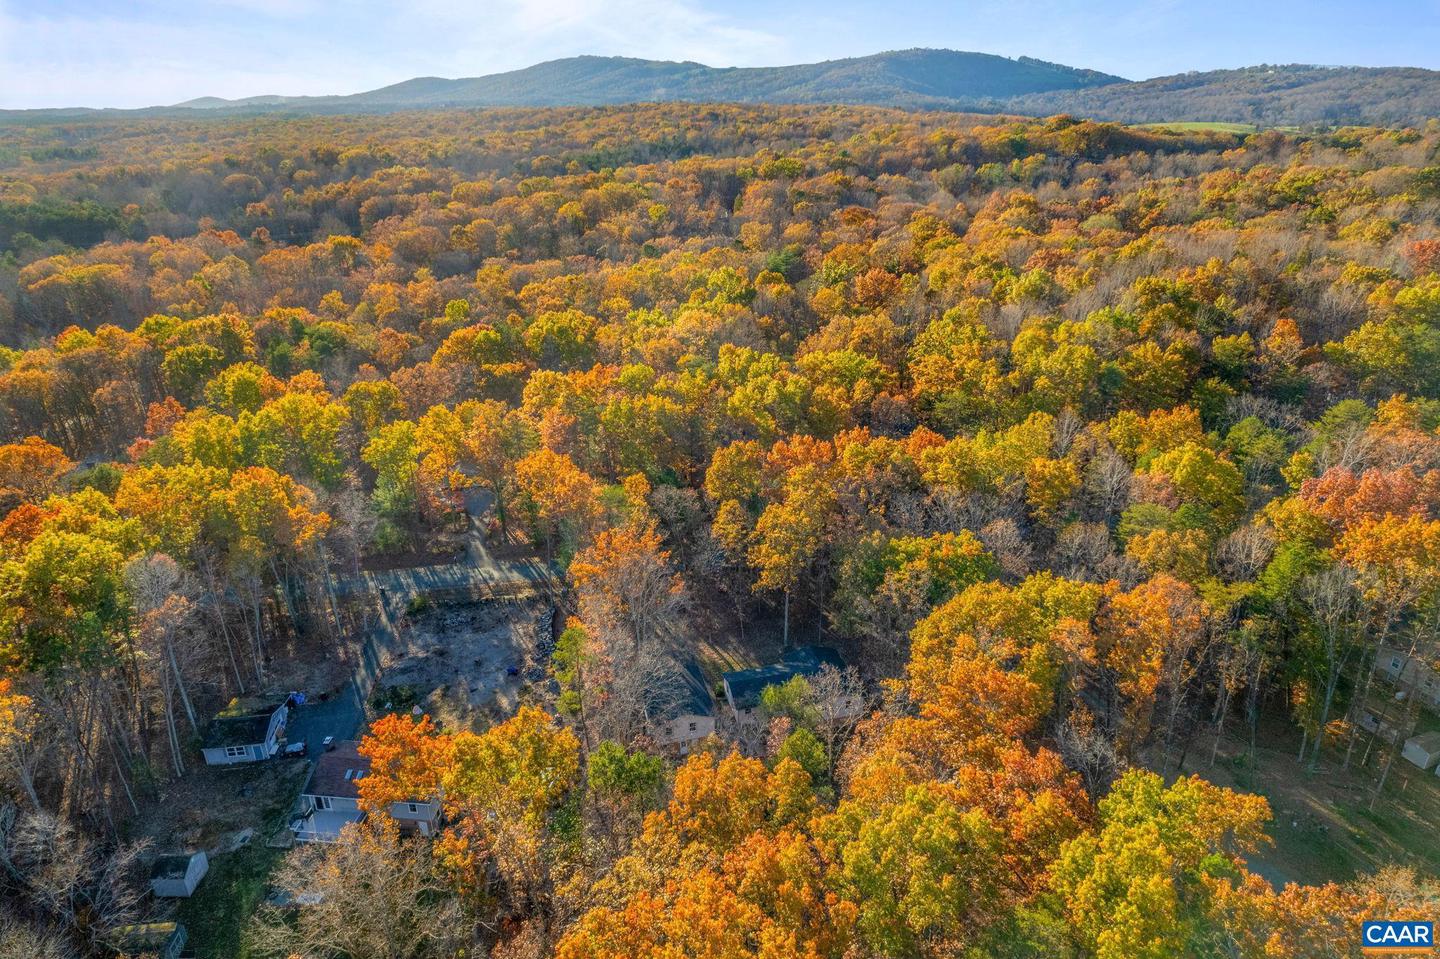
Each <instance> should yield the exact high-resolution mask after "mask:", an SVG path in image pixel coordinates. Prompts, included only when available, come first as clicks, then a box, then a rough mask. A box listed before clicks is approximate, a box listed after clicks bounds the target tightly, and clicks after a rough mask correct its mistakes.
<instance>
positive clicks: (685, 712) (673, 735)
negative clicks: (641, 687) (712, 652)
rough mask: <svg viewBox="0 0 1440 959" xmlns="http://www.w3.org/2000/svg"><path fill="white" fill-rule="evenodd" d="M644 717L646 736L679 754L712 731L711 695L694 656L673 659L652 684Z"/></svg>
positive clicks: (713, 703)
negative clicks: (666, 673)
mask: <svg viewBox="0 0 1440 959" xmlns="http://www.w3.org/2000/svg"><path fill="white" fill-rule="evenodd" d="M646 717H647V719H648V725H647V732H649V734H650V738H651V739H653V740H655V742H656V743H657V744H659V745H660V746H662V747H663V748H665V749H671V750H674V751H676V752H679V753H681V754H682V755H683V754H685V753H688V752H689V751H690V750H691V749H692V748H694V746H695V744H696V743H698V742H700V741H701V740H703V739H705V738H706V737H707V736H710V735H711V734H712V733H714V732H715V697H714V696H712V695H711V693H710V687H709V685H708V684H707V683H706V682H705V674H704V673H702V672H701V671H700V666H699V664H698V663H696V662H695V660H694V659H684V660H677V661H676V662H675V663H674V669H673V670H672V671H671V673H670V675H669V676H668V677H666V679H664V680H662V681H660V682H658V683H656V684H655V685H654V687H653V688H652V690H651V696H650V701H649V702H648V703H647V704H646Z"/></svg>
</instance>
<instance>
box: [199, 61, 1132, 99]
mask: <svg viewBox="0 0 1440 959" xmlns="http://www.w3.org/2000/svg"><path fill="white" fill-rule="evenodd" d="M1124 82H1126V81H1125V80H1124V79H1123V78H1121V77H1116V76H1111V75H1109V74H1105V73H1099V72H1097V71H1094V70H1085V69H1081V68H1077V67H1068V66H1064V65H1062V64H1058V63H1049V62H1047V61H1044V60H1037V59H1035V58H1033V57H1019V58H1015V59H1011V58H1009V57H1003V56H999V55H996V54H990V53H969V52H962V51H956V50H937V49H927V48H921V47H915V48H911V49H908V50H892V51H887V52H885V53H877V54H872V55H870V56H864V57H845V58H841V59H837V60H825V61H821V62H819V63H802V64H793V65H789V66H778V67H711V66H707V65H705V64H703V63H696V62H694V61H692V60H643V59H639V58H636V57H612V56H598V55H594V54H582V55H579V56H573V57H565V58H562V59H558V60H547V61H544V62H543V63H537V64H535V65H534V66H530V67H525V68H524V69H521V70H511V71H508V72H505V73H495V74H487V75H484V76H476V77H462V78H458V79H453V80H452V79H446V78H443V77H416V78H414V79H411V80H405V81H402V82H400V83H395V84H390V85H389V86H385V87H381V88H379V89H376V90H368V91H366V92H364V93H356V94H351V95H347V96H328V97H275V96H264V97H246V98H244V99H240V100H223V99H220V98H218V97H201V98H199V99H195V100H188V101H186V102H185V103H181V104H176V107H180V108H186V109H200V110H233V109H255V108H265V107H271V108H282V109H283V108H318V109H324V110H336V111H343V110H347V109H353V110H358V111H363V110H370V109H404V108H424V107H435V106H455V107H463V106H472V107H485V106H561V105H573V106H586V105H599V104H613V103H631V102H643V101H653V100H689V101H727V102H738V103H756V102H767V103H826V102H835V103H869V104H877V105H884V106H933V107H951V108H958V107H967V106H968V107H975V106H982V105H990V106H993V105H994V104H996V103H997V102H998V101H1001V100H1003V99H1005V98H1008V97H1013V96H1020V95H1024V94H1029V93H1042V92H1049V91H1055V90H1070V89H1078V88H1083V87H1091V86H1099V85H1103V84H1110V83H1124Z"/></svg>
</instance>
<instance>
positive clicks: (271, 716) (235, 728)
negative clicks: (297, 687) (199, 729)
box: [200, 705, 290, 766]
mask: <svg viewBox="0 0 1440 959" xmlns="http://www.w3.org/2000/svg"><path fill="white" fill-rule="evenodd" d="M289 714H290V708H289V706H286V705H280V706H277V707H275V709H274V710H273V711H272V712H268V713H255V714H254V715H251V716H217V717H215V719H214V720H212V721H211V723H210V726H209V728H207V729H206V730H205V738H204V740H203V741H202V742H201V744H200V751H201V752H202V753H203V754H204V755H205V762H206V764H207V765H210V766H229V765H233V764H234V763H253V762H259V761H260V760H262V759H269V758H270V757H271V756H273V755H275V754H276V753H277V752H279V751H280V737H281V736H283V735H284V733H285V721H286V718H287V717H288V716H289Z"/></svg>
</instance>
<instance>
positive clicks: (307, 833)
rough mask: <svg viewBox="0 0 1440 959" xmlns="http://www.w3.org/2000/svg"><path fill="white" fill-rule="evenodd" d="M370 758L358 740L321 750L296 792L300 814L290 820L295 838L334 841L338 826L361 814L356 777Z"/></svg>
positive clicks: (366, 769)
mask: <svg viewBox="0 0 1440 959" xmlns="http://www.w3.org/2000/svg"><path fill="white" fill-rule="evenodd" d="M369 771H370V760H369V759H368V758H367V757H365V756H362V755H360V750H359V743H355V742H350V741H345V742H338V743H336V744H335V748H334V749H333V750H331V751H329V752H325V753H321V754H320V758H319V760H318V761H317V762H316V763H315V768H314V769H313V770H311V772H310V780H309V781H308V782H307V783H306V784H305V789H304V791H303V792H301V793H300V817H299V818H298V819H296V820H294V821H293V822H291V824H290V830H291V832H293V833H294V834H295V839H296V840H297V841H298V842H335V841H336V840H337V839H339V838H340V830H341V829H343V828H345V827H346V826H348V825H349V824H350V823H353V822H359V821H360V820H361V819H363V818H365V813H364V812H362V811H361V809H360V780H362V779H364V778H365V775H366V774H367V773H368V772H369Z"/></svg>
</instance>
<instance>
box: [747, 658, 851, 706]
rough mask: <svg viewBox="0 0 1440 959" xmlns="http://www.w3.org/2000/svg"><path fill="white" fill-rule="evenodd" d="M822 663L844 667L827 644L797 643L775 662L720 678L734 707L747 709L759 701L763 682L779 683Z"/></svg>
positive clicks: (815, 669) (813, 671) (809, 672)
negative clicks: (810, 644) (798, 644)
mask: <svg viewBox="0 0 1440 959" xmlns="http://www.w3.org/2000/svg"><path fill="white" fill-rule="evenodd" d="M826 666H832V667H834V668H835V669H844V668H845V661H844V660H843V659H841V658H840V654H839V653H837V652H835V650H833V649H831V648H830V647H828V646H797V647H796V648H794V649H791V650H787V651H786V652H785V653H784V654H783V655H782V656H781V657H780V661H779V662H777V663H770V664H768V665H765V666H757V667H756V668H755V669H742V670H738V671H737V672H733V673H726V674H725V675H724V677H723V678H724V680H725V688H726V690H727V691H728V693H729V695H730V700H731V702H732V703H733V704H734V706H735V708H736V709H750V708H752V707H754V706H758V705H759V704H760V694H761V693H763V692H764V691H765V688H766V687H767V686H780V685H783V684H785V683H787V682H789V681H790V680H792V679H794V678H795V677H796V676H814V675H815V674H816V673H818V672H820V670H822V669H824V668H825V667H826Z"/></svg>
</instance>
